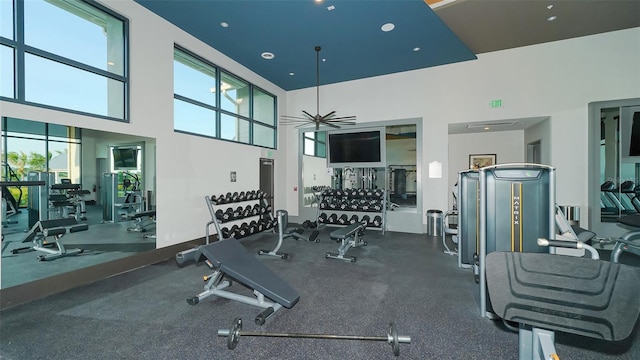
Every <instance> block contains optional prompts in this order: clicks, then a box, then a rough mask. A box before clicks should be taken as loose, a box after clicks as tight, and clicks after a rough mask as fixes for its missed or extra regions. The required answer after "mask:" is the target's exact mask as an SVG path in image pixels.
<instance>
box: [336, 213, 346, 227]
mask: <svg viewBox="0 0 640 360" xmlns="http://www.w3.org/2000/svg"><path fill="white" fill-rule="evenodd" d="M348 222H349V217H348V216H347V214H342V215H340V217H339V218H338V223H339V224H340V225H346V224H347V223H348Z"/></svg>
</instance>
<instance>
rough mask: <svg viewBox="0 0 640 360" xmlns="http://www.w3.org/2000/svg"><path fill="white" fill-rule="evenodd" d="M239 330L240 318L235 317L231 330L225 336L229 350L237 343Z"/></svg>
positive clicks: (240, 327) (240, 329)
mask: <svg viewBox="0 0 640 360" xmlns="http://www.w3.org/2000/svg"><path fill="white" fill-rule="evenodd" d="M240 331H242V319H240V318H236V319H235V320H233V326H232V327H231V332H230V333H229V336H228V337H227V347H228V348H229V350H233V349H235V348H236V345H238V341H240Z"/></svg>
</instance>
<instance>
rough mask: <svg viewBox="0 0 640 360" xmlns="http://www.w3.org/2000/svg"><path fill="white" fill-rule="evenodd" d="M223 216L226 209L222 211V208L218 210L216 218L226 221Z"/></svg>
mask: <svg viewBox="0 0 640 360" xmlns="http://www.w3.org/2000/svg"><path fill="white" fill-rule="evenodd" d="M223 217H224V211H222V209H218V210H216V219H218V221H224V219H223Z"/></svg>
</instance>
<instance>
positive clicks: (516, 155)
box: [444, 130, 525, 210]
mask: <svg viewBox="0 0 640 360" xmlns="http://www.w3.org/2000/svg"><path fill="white" fill-rule="evenodd" d="M523 144H524V130H514V131H495V132H489V133H474V134H452V135H449V156H448V165H449V166H448V181H449V182H448V187H447V189H448V192H449V193H448V199H449V201H448V205H447V207H446V208H444V210H446V209H450V208H451V206H452V204H453V197H452V195H451V191H452V189H453V185H454V184H455V183H456V181H458V172H460V171H462V170H467V169H469V154H496V162H497V163H498V164H507V163H514V162H523V161H524V160H525V152H524V146H523Z"/></svg>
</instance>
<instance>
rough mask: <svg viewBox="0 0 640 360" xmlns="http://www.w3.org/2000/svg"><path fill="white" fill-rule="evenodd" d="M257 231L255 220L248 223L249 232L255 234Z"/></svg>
mask: <svg viewBox="0 0 640 360" xmlns="http://www.w3.org/2000/svg"><path fill="white" fill-rule="evenodd" d="M257 232H258V223H256V221H255V220H253V221H251V222H250V223H249V234H255V233H257Z"/></svg>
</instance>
